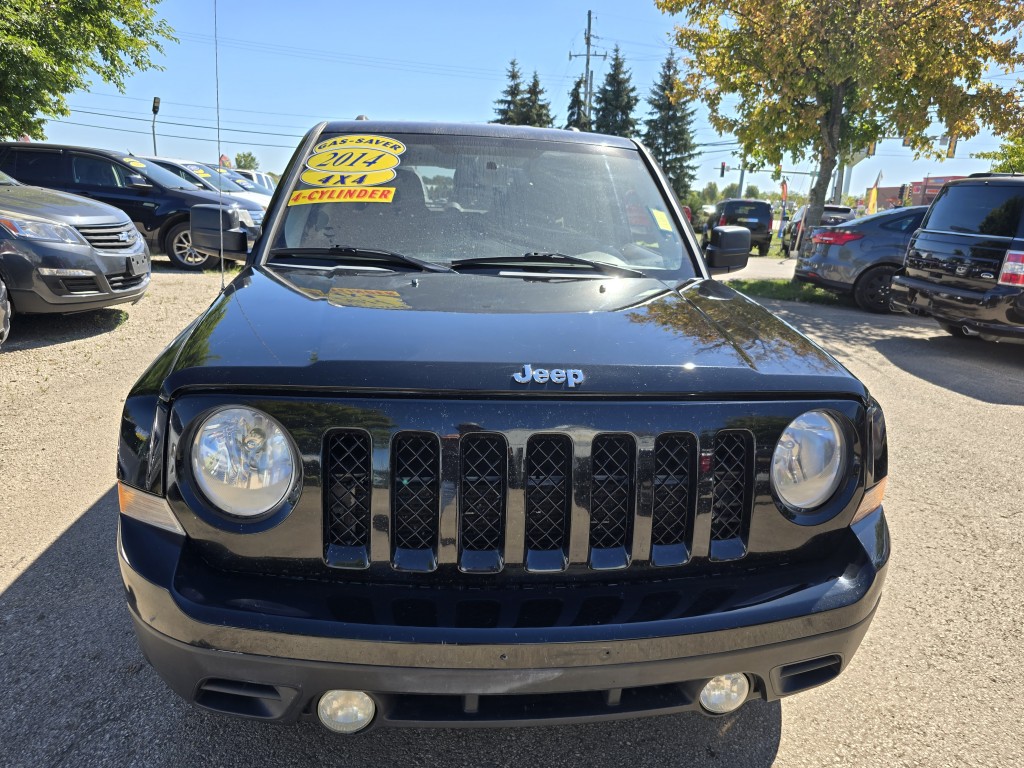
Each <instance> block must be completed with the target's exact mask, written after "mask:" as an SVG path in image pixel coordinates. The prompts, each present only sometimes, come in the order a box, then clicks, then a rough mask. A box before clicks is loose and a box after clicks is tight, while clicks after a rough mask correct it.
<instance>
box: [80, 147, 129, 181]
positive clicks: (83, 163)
mask: <svg viewBox="0 0 1024 768" xmlns="http://www.w3.org/2000/svg"><path fill="white" fill-rule="evenodd" d="M71 174H72V177H73V178H74V180H75V183H76V184H81V185H83V186H87V187H107V188H113V189H122V188H124V187H127V186H128V181H127V175H128V174H127V173H126V172H125V170H124V169H123V168H121V166H119V165H118V164H117V163H114V162H112V161H110V160H104V159H103V158H102V157H93V156H91V155H72V156H71Z"/></svg>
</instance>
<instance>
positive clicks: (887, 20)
mask: <svg viewBox="0 0 1024 768" xmlns="http://www.w3.org/2000/svg"><path fill="white" fill-rule="evenodd" d="M655 2H656V4H657V6H658V7H659V8H660V9H661V10H662V11H664V12H668V13H679V14H682V23H681V24H680V25H679V26H678V27H676V31H675V38H676V42H677V44H678V45H679V46H680V48H681V49H682V50H683V51H685V52H686V53H687V54H688V56H687V57H686V58H685V59H684V64H685V66H686V69H687V72H688V74H686V75H685V76H683V77H682V78H681V81H680V86H679V94H680V97H681V98H688V99H698V98H699V99H700V100H702V101H703V102H705V103H706V104H707V105H708V111H709V120H710V122H711V124H712V126H714V127H715V128H716V129H718V130H719V131H720V132H723V133H725V132H731V133H733V134H735V136H736V138H737V139H738V140H739V141H740V144H741V145H742V149H741V152H740V154H741V156H743V157H745V158H747V159H748V161H750V162H752V163H753V164H754V165H760V166H769V167H776V166H778V165H779V164H780V163H781V162H782V161H783V158H784V156H787V155H788V156H791V157H793V158H794V159H796V160H800V159H804V158H812V159H814V160H816V161H817V164H818V175H817V181H816V182H815V184H814V187H813V189H812V192H811V196H810V203H809V206H808V213H807V223H808V224H809V225H814V224H817V223H818V222H819V221H820V220H821V212H822V208H823V206H824V202H825V196H826V194H827V192H828V188H829V184H830V182H831V179H832V172H833V170H834V169H835V167H836V164H837V162H838V161H839V160H840V158H841V157H843V156H848V155H851V154H852V153H854V152H857V151H859V150H861V149H864V148H865V147H866V146H867V145H868V144H869V143H870V142H872V141H876V140H877V139H879V138H881V137H883V136H904V137H906V138H907V140H908V141H909V144H910V146H911V147H913V149H914V150H915V151H916V152H917V153H918V156H921V155H926V156H930V157H935V158H937V159H941V158H942V157H943V156H944V149H943V148H941V147H940V146H939V142H938V135H939V134H942V133H945V134H948V135H955V136H957V137H959V138H970V137H972V136H974V135H976V134H977V133H978V131H979V130H981V128H982V127H983V126H988V127H990V128H992V129H994V130H995V131H996V132H997V133H1009V132H1010V131H1012V130H1013V128H1014V126H1019V125H1020V124H1021V122H1022V118H1024V98H1022V86H1021V84H1020V82H1015V81H1005V80H1002V81H1001V80H999V79H995V78H991V77H990V75H991V73H992V72H993V71H1002V72H1004V73H1011V74H1012V73H1013V72H1014V71H1015V70H1018V69H1020V68H1022V67H1024V49H1022V47H1021V45H1020V42H1021V36H1022V30H1024V4H1022V3H1020V1H1019V0H977V1H972V2H947V1H946V0H874V1H873V2H869V3H866V2H863V0H830V2H827V3H826V2H804V1H803V0H655ZM936 123H938V124H941V128H938V129H937V128H936ZM805 243H806V244H807V245H808V247H809V245H810V239H809V238H805Z"/></svg>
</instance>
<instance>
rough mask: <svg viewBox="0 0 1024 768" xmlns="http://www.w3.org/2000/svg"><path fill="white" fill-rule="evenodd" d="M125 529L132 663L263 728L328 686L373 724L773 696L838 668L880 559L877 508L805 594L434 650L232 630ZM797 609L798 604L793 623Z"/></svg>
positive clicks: (166, 550)
mask: <svg viewBox="0 0 1024 768" xmlns="http://www.w3.org/2000/svg"><path fill="white" fill-rule="evenodd" d="M139 526H142V524H140V523H137V522H136V521H133V520H129V519H127V518H122V520H121V528H120V531H119V540H118V550H119V554H120V558H119V559H120V565H121V573H122V577H123V579H124V583H125V588H126V592H127V597H128V605H129V608H130V611H131V615H132V617H133V620H134V623H135V627H136V631H137V633H138V636H139V641H140V643H141V645H142V648H143V651H144V653H145V655H146V657H147V659H149V661H150V663H151V664H153V666H154V667H155V668H156V670H157V671H158V672H159V674H160V675H161V676H162V677H163V678H164V679H165V680H166V682H167V683H168V685H169V686H170V687H171V688H172V689H173V690H174V691H175V692H177V693H178V694H179V695H181V696H182V697H183V698H185V699H186V700H188V701H191V702H193V703H196V704H198V705H199V706H202V707H205V708H208V709H212V710H216V711H219V712H223V713H227V714H234V715H240V716H245V717H254V718H260V719H266V720H274V721H294V720H296V719H304V718H309V717H314V716H315V710H316V703H317V701H318V700H319V698H320V696H321V695H322V694H323V693H324V692H325V691H327V690H331V689H353V690H362V691H366V692H368V693H370V694H371V695H372V696H373V697H374V699H375V700H376V701H377V704H378V716H377V721H376V722H377V724H382V725H414V726H423V725H431V726H440V725H445V726H496V725H510V724H538V723H562V722H576V721H581V720H603V719H616V718H623V717H635V716H640V715H646V714H661V713H669V712H678V711H683V710H690V709H699V704H698V703H697V698H698V695H699V691H700V689H701V687H702V686H703V685H704V684H705V683H706V682H707V680H708V679H710V678H711V677H713V676H715V675H718V674H724V673H728V672H744V673H746V674H747V675H748V676H749V677H750V679H751V683H752V686H751V694H750V697H751V698H761V699H765V700H774V699H777V698H779V697H781V696H785V695H789V694H791V693H796V692H798V691H801V690H805V689H807V688H810V687H813V686H815V685H820V684H822V683H824V682H827V681H828V680H831V679H832V678H834V677H835V676H836V675H838V674H839V672H840V671H841V670H842V669H843V668H845V667H846V665H847V664H848V663H849V661H850V659H851V658H852V656H853V654H854V652H855V651H856V649H857V647H858V646H859V644H860V641H861V639H862V637H863V635H864V633H865V632H866V630H867V627H868V624H869V623H870V620H871V617H872V615H873V613H874V610H875V608H876V606H877V604H878V600H879V598H880V595H881V590H882V584H883V581H884V577H885V570H886V564H887V562H888V556H889V538H888V529H887V527H886V523H885V517H884V513H883V512H882V509H881V508H878V509H877V510H876V511H875V512H874V513H872V514H871V515H869V516H868V517H866V518H865V519H864V520H862V521H860V522H859V523H858V524H857V525H856V526H854V527H853V529H851V536H852V537H854V538H855V539H856V541H855V542H854V544H853V548H854V549H856V550H858V551H857V554H856V556H855V557H854V558H852V560H851V561H849V562H846V563H845V567H841V568H839V569H838V571H839V573H840V575H838V576H836V577H835V578H830V579H828V580H825V581H823V582H822V583H820V584H816V585H814V587H813V589H810V590H805V591H807V592H808V593H807V594H799V592H800V591H799V590H790V591H789V592H788V593H787V592H785V591H783V593H781V594H779V595H778V596H777V597H775V598H773V599H772V600H770V601H769V602H768V603H767V604H766V603H764V602H762V603H760V604H759V605H757V606H739V607H735V608H733V609H731V610H729V611H728V612H726V613H725V614H724V615H718V616H710V615H687V616H685V617H683V618H677V619H673V620H670V621H658V622H650V623H637V624H628V625H621V624H610V625H604V626H593V625H592V626H586V627H578V628H577V627H572V628H569V629H568V630H567V632H568V635H566V634H564V633H563V635H562V636H560V637H559V639H558V641H557V642H555V641H551V642H538V641H537V638H539V637H542V636H543V634H544V632H543V630H542V631H540V632H539V634H538V631H537V630H518V631H517V630H512V629H494V630H485V631H480V630H474V631H473V632H461V631H460V630H458V629H452V630H451V631H450V634H449V636H448V638H447V641H441V642H438V641H436V639H435V638H436V637H437V629H436V628H433V630H432V631H431V632H427V631H424V632H423V633H422V634H423V638H422V641H418V640H416V639H415V638H413V639H412V640H409V639H407V638H408V636H409V627H392V628H388V627H373V630H374V631H373V633H372V634H370V635H368V634H367V633H366V631H365V630H366V627H362V628H360V627H359V626H356V625H346V624H344V623H342V622H323V621H318V620H308V621H303V620H299V621H295V622H292V623H290V624H288V625H286V626H285V625H280V623H279V621H278V618H279V617H278V616H274V615H264V616H262V619H261V618H260V616H258V615H257V616H255V617H253V616H250V618H251V619H252V620H251V621H248V622H246V623H247V624H248V626H243V625H242V622H240V621H239V620H238V616H239V615H240V614H238V612H233V611H231V610H223V611H221V612H219V613H216V612H210V611H201V610H196V609H195V606H194V605H192V604H191V603H190V601H189V598H188V596H187V595H185V594H183V593H182V590H180V589H179V587H180V585H176V583H175V573H174V571H175V567H174V566H172V567H167V566H166V563H168V562H170V560H172V559H173V555H174V549H175V548H176V547H177V548H179V549H180V541H181V540H180V539H179V538H177V537H176V536H174V535H172V534H164V533H162V532H157V533H156V534H153V535H148V533H146V535H145V538H146V539H147V547H148V549H149V553H148V554H149V555H152V556H153V559H152V561H151V562H154V563H159V562H163V563H165V565H163V566H159V565H157V566H154V567H150V566H149V565H147V562H149V561H146V562H143V561H141V560H140V559H139V556H140V555H141V552H139V551H137V547H138V546H139V545H140V540H139V533H140V529H139ZM143 528H147V529H148V526H143ZM152 530H154V529H148V531H152ZM142 571H145V573H143V572H142ZM297 588H299V589H301V581H300V582H298V587H297ZM185 591H186V592H187V590H185ZM795 593H797V594H795ZM802 600H803V602H801V601H802ZM808 601H810V602H808ZM246 602H247V605H246V609H247V610H248V611H249V612H251V611H252V610H253V609H254V607H255V610H257V611H258V610H259V608H258V606H259V604H260V601H259V600H258V599H252V600H249V601H246ZM268 605H269V603H268ZM796 605H802V606H804V608H805V609H804V610H802V612H800V613H799V615H794V612H793V610H792V608H793V606H796ZM807 606H810V607H809V608H807ZM772 616H774V617H775V620H772V619H771V618H769V619H768V620H765V617H772ZM282 627H283V628H284V629H287V630H288V631H282ZM360 629H362V630H363V631H360ZM413 634H415V632H413ZM428 635H429V636H430V640H429V641H428V640H427V639H426V638H427V636H428ZM397 637H402V638H403V639H402V640H396V639H395V638H397Z"/></svg>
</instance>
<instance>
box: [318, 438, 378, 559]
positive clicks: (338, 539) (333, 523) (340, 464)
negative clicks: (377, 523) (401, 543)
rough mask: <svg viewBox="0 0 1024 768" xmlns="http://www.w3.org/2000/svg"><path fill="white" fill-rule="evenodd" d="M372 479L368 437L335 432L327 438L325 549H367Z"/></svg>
mask: <svg viewBox="0 0 1024 768" xmlns="http://www.w3.org/2000/svg"><path fill="white" fill-rule="evenodd" d="M371 477H372V475H371V468H370V436H369V435H367V434H365V433H363V432H335V433H334V434H332V435H329V436H328V438H327V451H326V462H325V467H324V506H325V507H326V510H325V512H326V515H325V517H326V520H327V536H326V544H327V545H328V546H330V545H332V544H335V545H339V546H343V547H367V546H369V534H370V485H371Z"/></svg>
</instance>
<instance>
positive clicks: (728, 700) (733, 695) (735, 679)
mask: <svg viewBox="0 0 1024 768" xmlns="http://www.w3.org/2000/svg"><path fill="white" fill-rule="evenodd" d="M748 693H750V681H749V680H747V676H746V675H744V674H742V673H740V672H730V673H729V674H727V675H719V676H718V677H713V678H711V680H709V681H708V684H707V685H705V686H704V689H703V690H702V691H701V692H700V705H701V706H702V707H704V709H706V710H707V711H708V712H711V713H712V714H715V715H724V714H726V713H727V712H732V711H733V710H734V709H737V708H738V707H739V706H740V704H742V703H743V702H744V701H746V700H747V694H748Z"/></svg>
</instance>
